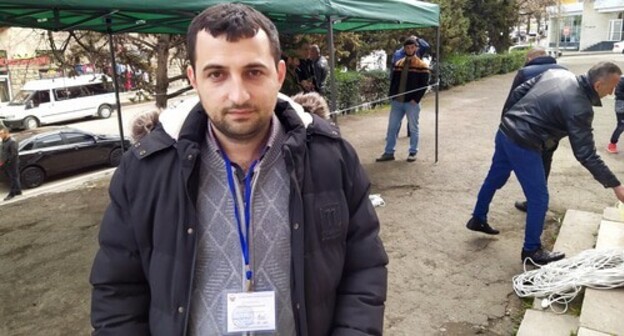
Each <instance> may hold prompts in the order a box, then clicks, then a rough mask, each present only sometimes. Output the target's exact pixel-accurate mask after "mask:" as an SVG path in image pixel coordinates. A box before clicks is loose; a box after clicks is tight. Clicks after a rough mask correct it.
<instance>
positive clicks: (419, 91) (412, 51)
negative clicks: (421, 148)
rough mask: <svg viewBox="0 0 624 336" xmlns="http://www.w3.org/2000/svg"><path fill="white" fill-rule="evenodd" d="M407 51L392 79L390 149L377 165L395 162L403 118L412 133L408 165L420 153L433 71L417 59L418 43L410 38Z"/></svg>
mask: <svg viewBox="0 0 624 336" xmlns="http://www.w3.org/2000/svg"><path fill="white" fill-rule="evenodd" d="M403 48H404V49H405V57H403V58H401V59H399V60H398V61H397V62H396V63H395V64H394V67H393V69H392V74H391V77H390V90H389V96H391V97H392V102H391V106H390V115H389V116H388V131H387V132H386V147H385V148H384V152H383V154H382V155H381V156H380V157H379V158H377V159H376V160H375V161H377V162H385V161H394V159H395V157H394V151H395V146H396V141H397V137H398V133H399V128H400V127H401V120H402V119H403V116H407V121H408V126H409V130H410V132H409V133H410V145H409V150H408V155H407V162H414V161H416V155H417V153H418V138H419V129H418V118H419V115H420V100H421V99H422V97H423V96H424V94H425V90H426V87H427V84H428V82H429V68H428V67H427V64H426V63H425V62H423V61H422V60H421V59H420V58H418V56H416V51H417V50H418V42H417V41H416V40H414V39H413V38H408V39H407V40H405V42H404V43H403Z"/></svg>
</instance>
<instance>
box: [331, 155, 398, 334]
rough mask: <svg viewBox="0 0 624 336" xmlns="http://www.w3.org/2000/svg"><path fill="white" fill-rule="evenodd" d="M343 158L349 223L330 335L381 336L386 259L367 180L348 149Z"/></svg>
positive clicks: (386, 279) (357, 161)
mask: <svg viewBox="0 0 624 336" xmlns="http://www.w3.org/2000/svg"><path fill="white" fill-rule="evenodd" d="M347 146H348V145H347ZM347 155H348V156H350V158H349V159H346V160H347V161H349V162H351V164H352V167H350V168H351V169H349V171H350V172H352V174H351V176H352V179H353V180H352V183H351V184H350V185H348V186H347V188H349V189H350V190H346V195H347V202H348V203H349V212H350V221H349V229H348V232H347V246H346V250H347V251H346V257H345V264H344V269H343V276H342V279H341V281H340V285H339V286H338V291H337V296H336V308H335V314H334V326H333V333H332V335H335V336H338V335H340V336H342V335H344V336H346V335H354V336H355V335H381V334H382V329H383V320H384V308H385V306H384V302H385V300H386V291H387V286H388V284H387V281H388V273H387V269H386V264H387V263H388V256H387V255H386V252H385V249H384V247H383V244H382V242H381V239H380V238H379V220H378V219H377V214H376V213H375V210H374V209H373V206H372V204H371V202H370V200H369V198H368V194H369V187H370V182H369V180H368V177H367V176H366V173H365V172H364V169H363V167H362V166H361V165H360V163H359V160H358V158H357V156H356V154H355V151H354V150H353V149H352V148H351V147H350V146H348V148H347Z"/></svg>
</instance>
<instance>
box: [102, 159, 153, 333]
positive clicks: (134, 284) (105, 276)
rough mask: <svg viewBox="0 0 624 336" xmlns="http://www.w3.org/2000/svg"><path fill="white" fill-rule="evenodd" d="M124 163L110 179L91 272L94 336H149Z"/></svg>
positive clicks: (146, 296)
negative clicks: (108, 200) (97, 246)
mask: <svg viewBox="0 0 624 336" xmlns="http://www.w3.org/2000/svg"><path fill="white" fill-rule="evenodd" d="M125 162H126V161H122V166H121V167H119V168H118V169H117V171H116V172H115V174H114V176H113V179H112V180H111V184H110V187H109V194H110V198H111V202H110V205H109V206H108V208H107V209H106V212H105V214H104V219H103V220H102V224H101V227H100V235H99V243H100V249H99V250H98V252H97V254H96V256H95V260H94V262H93V267H92V269H91V277H90V282H91V284H92V286H93V291H92V296H91V324H92V326H93V328H94V329H95V330H94V332H93V335H94V336H105V335H111V336H112V335H115V336H125V335H127V336H141V335H149V334H150V332H149V321H148V311H149V302H150V294H149V287H148V283H147V280H146V277H145V274H144V272H143V268H142V266H141V259H140V256H139V249H138V246H137V243H136V241H135V238H134V237H135V236H134V233H133V230H132V228H131V223H130V218H129V209H128V207H129V200H128V196H127V192H126V190H127V189H126V187H125V185H124V180H125V176H124V172H125V169H124V166H125V165H124V163H125ZM125 167H126V168H127V166H125Z"/></svg>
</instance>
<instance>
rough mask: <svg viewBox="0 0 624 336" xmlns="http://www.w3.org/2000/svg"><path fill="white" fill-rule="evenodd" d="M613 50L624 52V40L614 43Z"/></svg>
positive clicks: (619, 52)
mask: <svg viewBox="0 0 624 336" xmlns="http://www.w3.org/2000/svg"><path fill="white" fill-rule="evenodd" d="M613 52H614V53H618V54H624V41H620V42H616V43H613Z"/></svg>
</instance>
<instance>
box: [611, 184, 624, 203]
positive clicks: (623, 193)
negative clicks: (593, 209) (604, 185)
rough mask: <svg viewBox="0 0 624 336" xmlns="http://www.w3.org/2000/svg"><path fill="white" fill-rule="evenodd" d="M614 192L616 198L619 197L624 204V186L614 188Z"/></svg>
mask: <svg viewBox="0 0 624 336" xmlns="http://www.w3.org/2000/svg"><path fill="white" fill-rule="evenodd" d="M613 192H614V193H615V197H617V198H618V199H619V200H620V202H624V186H623V185H621V184H620V185H619V186H617V187H613Z"/></svg>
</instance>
